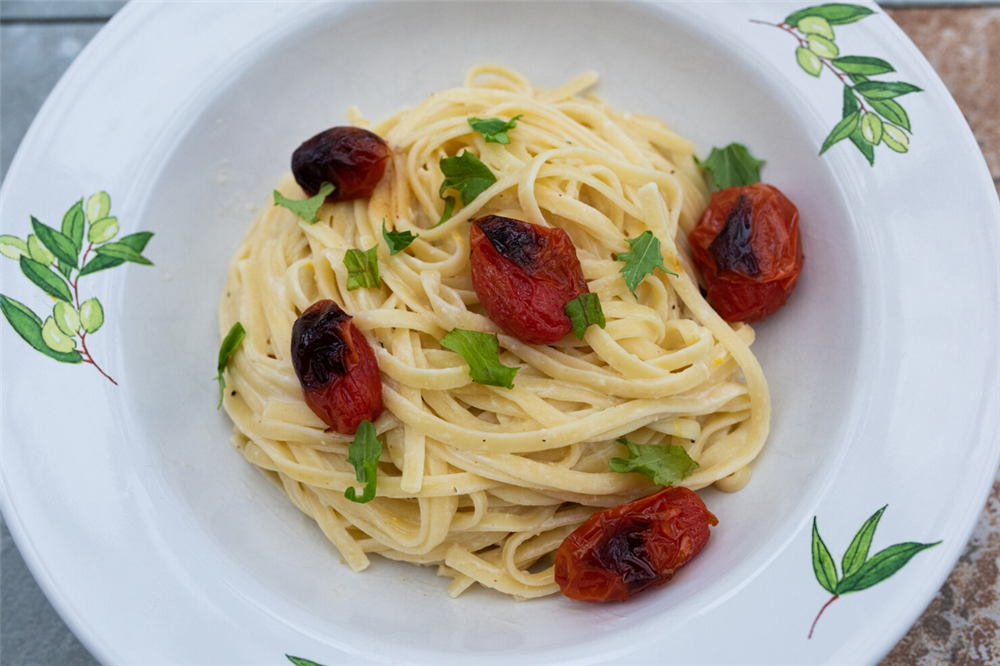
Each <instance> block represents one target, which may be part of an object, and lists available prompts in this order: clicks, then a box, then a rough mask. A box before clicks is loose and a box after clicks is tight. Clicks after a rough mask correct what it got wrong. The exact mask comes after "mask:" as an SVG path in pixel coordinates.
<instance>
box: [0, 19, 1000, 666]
mask: <svg viewBox="0 0 1000 666" xmlns="http://www.w3.org/2000/svg"><path fill="white" fill-rule="evenodd" d="M899 1H900V0H896V1H895V2H894V3H893V6H892V7H887V8H886V11H887V13H888V14H889V15H890V16H891V17H892V18H893V19H894V20H895V21H896V22H897V23H898V24H899V25H900V26H901V27H902V28H903V30H905V31H906V33H907V34H908V35H909V36H910V37H911V38H912V39H913V41H914V42H915V43H916V45H917V46H918V47H919V48H920V50H921V51H922V52H923V53H924V54H925V55H926V56H927V58H928V60H930V62H931V64H932V65H933V66H934V68H935V69H936V70H937V71H938V73H939V74H940V75H941V78H942V79H943V80H944V82H945V84H946V85H947V86H948V88H949V90H951V92H952V94H953V95H954V96H955V99H956V100H957V102H958V105H959V107H960V108H961V109H962V111H963V113H964V114H965V117H966V118H967V119H968V121H969V124H970V125H971V126H972V130H973V132H974V134H975V136H976V138H977V140H978V141H979V145H980V147H981V148H982V150H983V154H984V156H985V157H986V162H987V164H988V165H989V168H990V172H991V174H992V175H993V179H994V184H995V185H996V186H997V192H998V193H1000V6H997V5H995V4H992V5H991V4H990V3H981V4H978V5H971V6H969V5H966V6H948V5H947V4H946V3H941V4H937V5H933V4H932V5H930V6H928V3H927V2H925V1H924V0H911V6H907V5H905V4H903V5H901V4H898V3H899ZM904 1H905V0H904ZM937 1H938V2H940V0H937ZM122 4H123V3H121V2H111V1H103V2H88V1H84V2H68V1H53V0H49V1H46V2H25V1H18V0H3V1H2V2H0V62H2V63H3V65H4V66H3V68H2V69H0V121H2V122H0V178H2V174H3V173H5V172H6V170H7V167H8V165H9V164H10V161H11V159H12V158H13V156H14V153H15V151H16V150H17V146H18V144H19V143H20V141H21V138H22V137H23V136H24V133H25V132H26V131H27V129H28V125H29V124H30V123H31V119H32V118H33V117H34V115H35V113H36V112H37V111H38V109H39V107H40V106H41V104H42V102H43V101H44V100H45V97H46V96H47V95H48V93H49V91H50V90H51V89H52V87H53V86H54V85H55V84H56V82H57V81H58V79H59V77H60V76H61V75H62V73H63V72H64V71H65V69H66V68H67V67H68V66H69V64H70V63H71V62H72V60H73V58H75V57H76V55H77V54H78V53H79V52H80V50H81V49H82V48H83V46H84V45H85V44H86V43H87V42H88V41H89V40H90V39H91V38H92V37H93V36H94V35H95V34H96V33H97V31H98V30H99V29H100V27H101V26H102V25H103V24H104V22H106V21H107V19H108V18H110V16H111V15H112V14H113V13H114V12H115V11H116V10H117V9H118V8H120V7H121V5H122ZM0 528H2V555H0V659H2V661H3V663H5V664H15V665H17V666H34V665H38V666H50V665H53V664H60V665H61V666H98V664H97V661H96V660H94V658H93V657H92V656H91V655H90V654H89V653H88V652H87V650H86V648H84V647H83V646H82V645H81V644H80V642H79V641H78V640H77V639H76V638H75V637H74V636H73V634H72V633H71V632H70V631H69V629H68V628H67V627H66V625H65V624H63V622H62V620H61V619H60V618H59V616H58V615H57V614H56V612H55V611H54V610H53V608H52V606H51V605H50V604H49V603H48V601H47V600H46V599H45V596H44V595H43V594H42V592H41V590H40V589H39V588H38V586H37V584H36V583H35V581H34V579H33V578H32V577H31V574H30V572H29V571H28V569H27V567H26V566H25V564H24V561H23V560H22V559H21V556H20V554H19V553H18V552H17V547H16V546H15V545H14V542H13V540H12V539H11V537H10V534H9V533H8V531H7V527H6V525H2V523H0ZM998 563H1000V479H998V480H997V482H996V483H994V485H993V490H992V493H991V495H990V498H989V501H988V502H987V505H986V508H985V510H984V512H983V515H982V517H981V518H980V521H979V524H978V525H977V527H976V530H975V532H974V533H973V536H972V539H971V540H970V541H969V544H968V546H967V547H966V549H965V552H964V553H963V555H962V557H961V558H960V559H959V561H958V563H957V564H956V566H955V569H954V570H953V571H952V573H951V575H950V576H949V577H948V580H947V582H945V584H944V585H943V586H942V587H941V590H940V591H939V592H938V594H937V596H936V597H935V599H934V600H933V601H932V602H931V604H930V606H928V607H927V609H926V610H925V611H924V614H923V615H922V616H921V617H920V619H919V620H917V622H916V624H914V626H913V627H912V628H911V629H910V631H909V632H908V633H907V634H906V636H905V637H904V638H903V639H902V640H901V641H900V642H899V644H898V645H896V647H895V648H894V649H893V650H892V652H890V653H889V655H888V656H887V657H886V658H885V660H884V661H883V662H882V666H911V665H919V666H933V665H937V664H958V665H960V666H971V665H973V664H1000V570H998Z"/></svg>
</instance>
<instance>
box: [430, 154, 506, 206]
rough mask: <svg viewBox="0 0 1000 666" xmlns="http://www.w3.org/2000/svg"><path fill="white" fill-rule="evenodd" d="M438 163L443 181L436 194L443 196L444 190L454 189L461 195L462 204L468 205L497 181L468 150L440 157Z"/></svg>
mask: <svg viewBox="0 0 1000 666" xmlns="http://www.w3.org/2000/svg"><path fill="white" fill-rule="evenodd" d="M440 164H441V173H443V174H444V182H443V183H441V190H440V191H439V192H438V195H439V196H440V197H441V198H444V193H445V191H447V190H455V191H456V192H458V194H459V196H461V198H462V205H463V206H468V205H469V204H470V203H472V201H473V199H475V198H476V197H478V196H479V195H480V194H482V193H483V192H485V191H486V190H488V189H489V187H490V185H492V184H493V183H495V182H497V177H496V176H494V175H493V172H492V171H490V168H489V167H488V166H486V165H485V164H483V163H482V162H481V161H480V160H479V158H478V157H476V156H475V155H473V154H472V153H470V152H469V151H468V150H465V151H462V154H461V155H459V156H457V157H442V158H441V163H440Z"/></svg>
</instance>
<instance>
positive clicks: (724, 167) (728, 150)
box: [694, 143, 766, 190]
mask: <svg viewBox="0 0 1000 666" xmlns="http://www.w3.org/2000/svg"><path fill="white" fill-rule="evenodd" d="M694 161H695V164H697V165H698V166H700V167H701V168H702V169H705V170H707V171H709V172H711V174H712V180H714V181H715V186H716V187H718V188H719V189H720V190H724V189H726V188H727V187H734V186H740V185H753V184H754V183H759V182H760V168H761V167H762V166H764V164H766V162H764V160H758V159H757V158H756V157H754V156H753V155H751V154H750V151H749V150H748V149H747V147H746V146H744V145H743V144H741V143H731V144H729V145H728V146H726V147H725V148H722V149H721V150H720V149H719V148H714V147H713V148H712V152H711V153H709V154H708V157H707V158H705V161H704V162H702V161H701V160H699V159H698V158H697V157H695V158H694Z"/></svg>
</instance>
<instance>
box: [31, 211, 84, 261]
mask: <svg viewBox="0 0 1000 666" xmlns="http://www.w3.org/2000/svg"><path fill="white" fill-rule="evenodd" d="M31 229H32V231H34V232H35V235H36V236H38V240H40V241H42V245H44V246H45V247H46V248H48V250H49V252H51V253H52V254H54V255H55V257H56V258H57V259H58V260H59V261H61V262H64V263H66V264H69V265H70V266H72V267H73V268H76V267H77V266H76V261H77V256H76V253H77V251H78V250H77V248H76V243H74V242H73V241H72V239H70V237H69V236H67V235H66V234H64V233H62V232H61V231H56V230H55V229H53V228H52V227H50V226H48V225H45V224H42V223H41V222H39V221H38V220H37V219H35V217H34V216H32V217H31Z"/></svg>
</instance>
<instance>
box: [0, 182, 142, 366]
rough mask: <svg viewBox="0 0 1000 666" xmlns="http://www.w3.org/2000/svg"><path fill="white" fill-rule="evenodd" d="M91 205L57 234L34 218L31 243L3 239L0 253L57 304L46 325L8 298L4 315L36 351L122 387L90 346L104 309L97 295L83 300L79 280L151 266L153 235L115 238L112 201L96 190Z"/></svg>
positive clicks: (1, 303)
mask: <svg viewBox="0 0 1000 666" xmlns="http://www.w3.org/2000/svg"><path fill="white" fill-rule="evenodd" d="M86 201H87V203H86V206H84V199H82V198H81V199H80V200H79V201H77V202H76V203H74V204H73V205H72V206H71V207H70V209H69V210H68V211H67V212H66V214H65V215H64V216H63V219H62V226H61V228H60V229H58V230H57V229H55V228H53V227H50V226H48V225H46V224H43V223H42V222H40V221H39V220H37V219H36V218H35V217H33V216H32V217H31V228H32V231H33V233H31V234H29V235H28V238H27V240H22V239H21V238H18V237H16V236H10V235H3V236H0V255H3V256H4V257H7V258H8V259H13V260H15V261H17V262H18V264H19V265H20V268H21V272H22V273H23V274H24V276H25V277H27V278H28V280H29V281H30V282H32V283H33V284H34V285H35V286H37V287H39V288H40V289H41V290H42V291H43V292H45V294H47V295H48V296H49V297H51V298H52V299H53V301H55V303H54V304H53V307H52V314H51V316H49V317H47V318H46V319H45V320H44V321H43V320H42V318H41V317H39V316H38V315H37V314H35V313H34V312H33V311H32V310H31V308H29V307H28V306H27V305H25V304H24V303H21V302H19V301H15V300H14V299H12V298H9V297H7V296H5V295H3V294H0V311H2V312H3V315H4V317H5V318H6V319H7V322H8V323H9V324H10V325H11V327H13V329H14V331H15V332H16V333H17V334H18V335H20V336H21V338H22V339H23V340H24V341H25V342H27V343H28V344H29V345H30V346H31V347H33V348H34V349H35V350H37V351H39V352H41V353H42V354H44V355H46V356H48V357H49V358H52V359H54V360H56V361H59V362H60V363H71V364H77V363H89V364H90V365H92V366H94V368H95V369H96V370H97V371H98V372H99V373H101V375H103V376H104V377H105V378H106V379H107V380H108V381H110V382H111V383H112V384H115V385H116V386H117V385H118V382H116V381H115V380H114V379H113V378H112V377H111V376H110V375H109V374H108V373H106V372H105V371H104V369H103V368H101V366H100V365H98V364H97V361H96V360H95V359H94V356H93V354H92V353H91V351H90V349H89V348H88V347H87V336H88V335H92V334H94V333H96V332H97V331H98V329H100V328H101V326H102V325H103V324H104V308H103V306H102V305H101V302H100V301H99V300H98V299H97V298H96V297H94V298H90V299H88V300H85V301H83V302H81V300H80V278H83V277H85V276H87V275H91V274H93V273H97V272H99V271H103V270H107V269H109V268H115V267H116V266H121V265H122V264H124V263H126V262H133V263H137V264H144V265H152V263H153V262H151V261H149V260H148V259H146V257H144V256H142V251H143V250H144V249H145V247H146V244H147V243H148V242H149V239H150V238H152V236H153V234H151V233H149V232H145V231H143V232H139V233H135V234H131V235H128V236H123V237H121V238H119V239H118V240H114V239H115V237H116V236H117V235H118V230H119V227H118V218H117V217H112V216H111V215H110V211H111V197H109V196H108V194H107V193H106V192H97V193H95V194H93V195H91V196H90V198H89V199H87V200H86ZM85 235H86V239H87V241H88V244H87V247H86V250H84V246H83V242H84V236H85ZM81 252H82V256H81ZM91 252H93V253H94V254H93V256H91Z"/></svg>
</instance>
